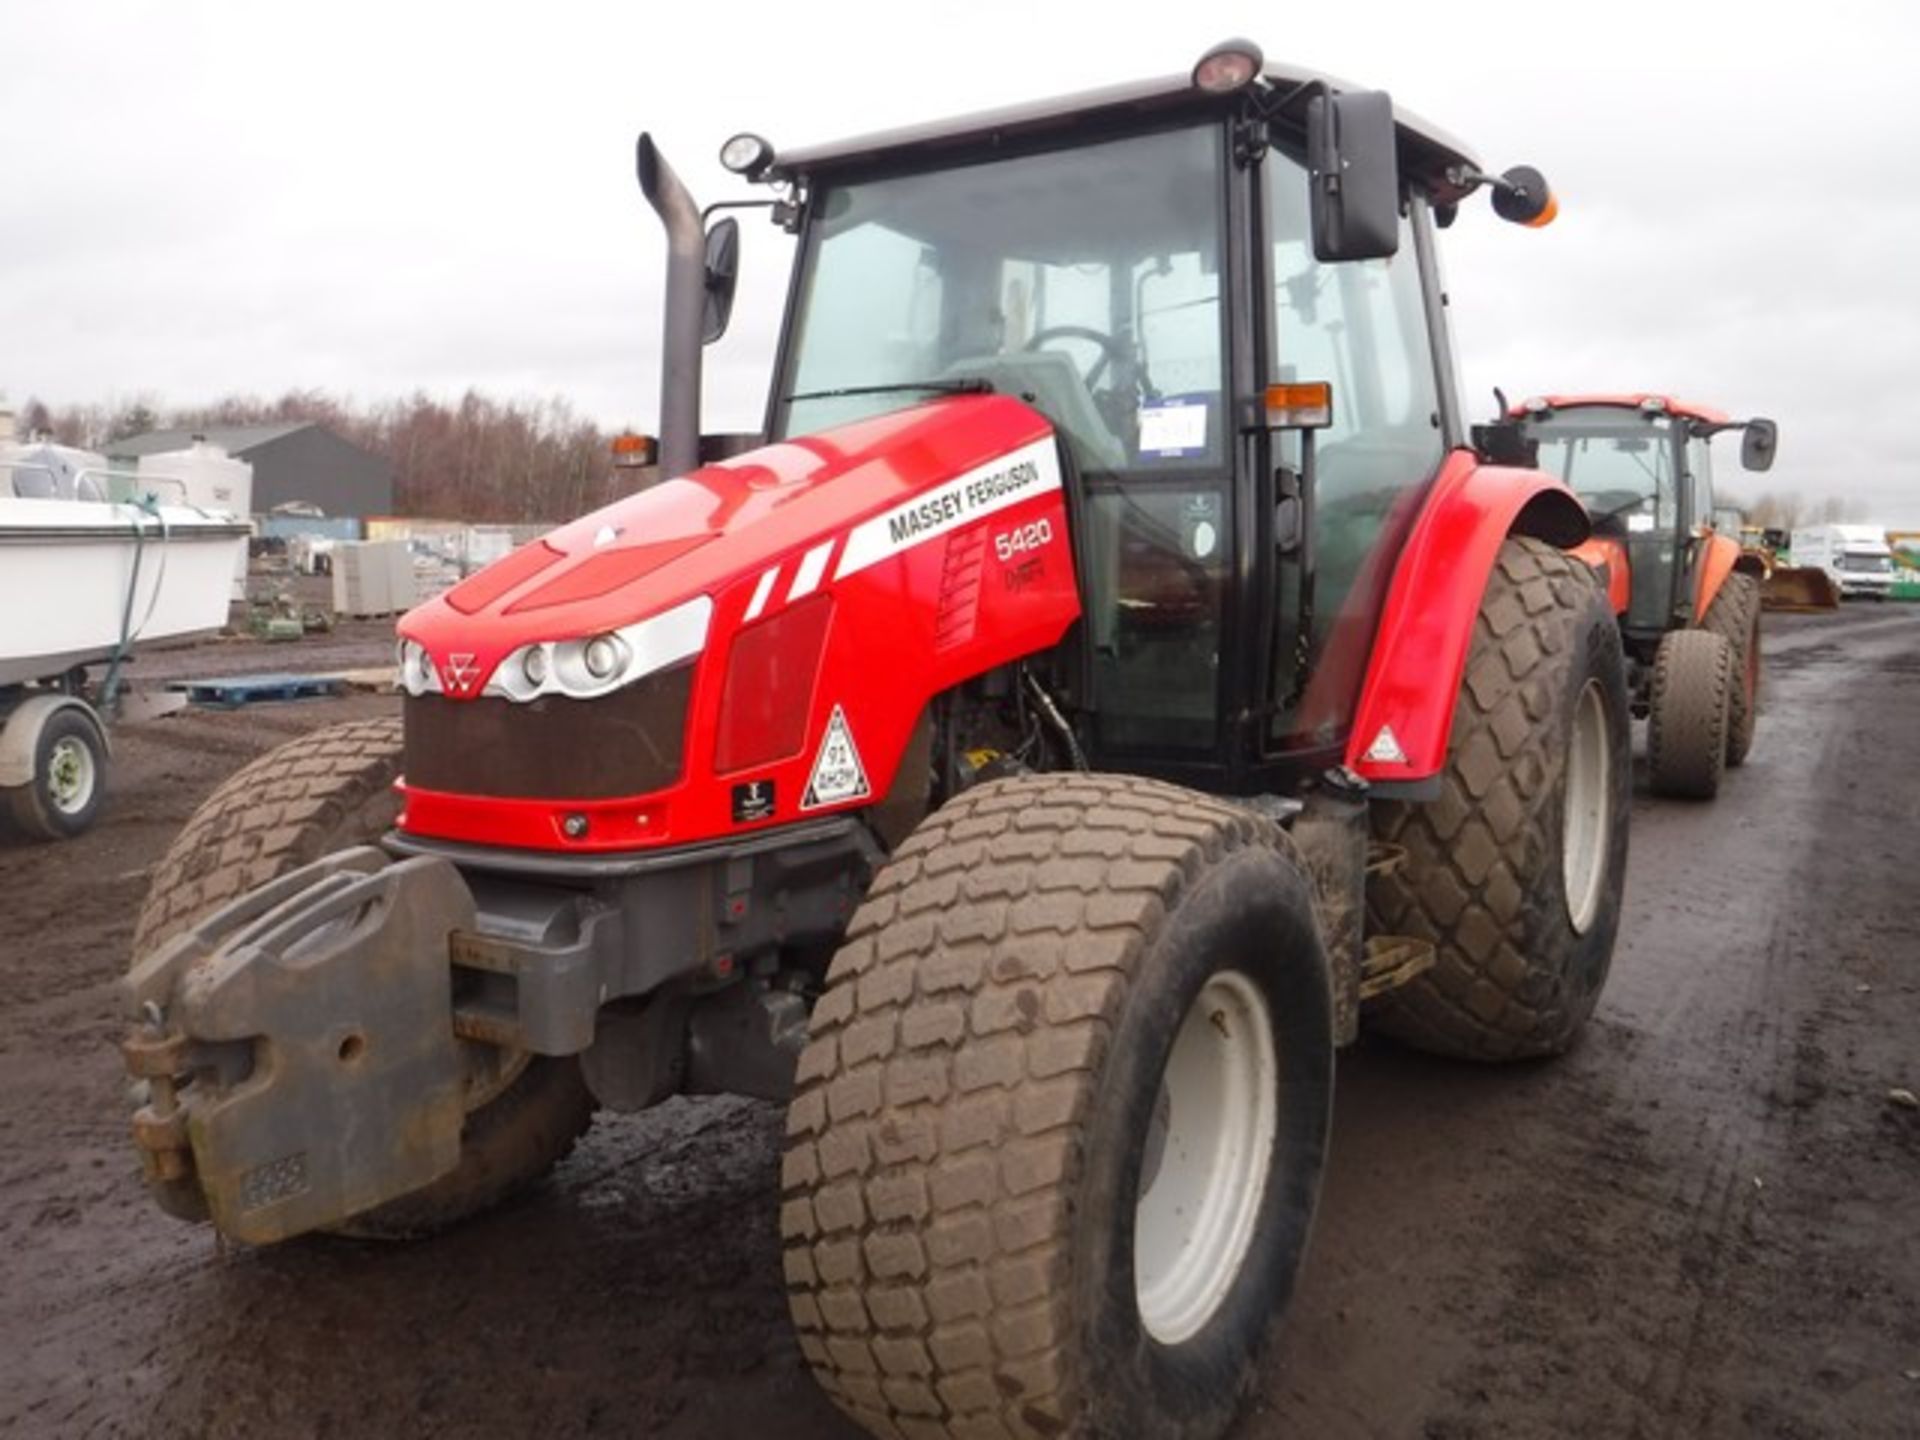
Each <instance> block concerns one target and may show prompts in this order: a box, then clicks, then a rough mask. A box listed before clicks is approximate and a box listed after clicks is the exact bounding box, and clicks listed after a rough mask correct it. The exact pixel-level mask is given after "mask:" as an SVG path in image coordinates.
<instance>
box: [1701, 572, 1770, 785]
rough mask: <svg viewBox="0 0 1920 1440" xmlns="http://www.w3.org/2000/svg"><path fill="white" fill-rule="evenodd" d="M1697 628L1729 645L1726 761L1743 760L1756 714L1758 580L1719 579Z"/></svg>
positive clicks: (1747, 577) (1737, 576)
mask: <svg viewBox="0 0 1920 1440" xmlns="http://www.w3.org/2000/svg"><path fill="white" fill-rule="evenodd" d="M1701 628H1703V629H1705V630H1710V631H1712V632H1713V633H1714V634H1716V635H1720V636H1723V637H1725V639H1726V642H1727V644H1729V645H1731V646H1732V647H1733V683H1732V685H1731V686H1730V687H1729V688H1728V692H1727V764H1729V765H1739V764H1742V763H1744V762H1745V760H1746V758H1747V752H1748V751H1749V750H1751V749H1753V728H1754V724H1755V722H1756V721H1757V720H1758V719H1759V717H1760V582H1759V581H1758V580H1756V579H1754V578H1753V576H1751V575H1743V574H1741V573H1740V572H1739V571H1735V572H1734V573H1733V574H1731V575H1729V576H1727V578H1726V579H1725V580H1724V581H1723V582H1721V585H1720V593H1719V594H1717V595H1715V596H1714V597H1713V603H1712V604H1711V605H1709V606H1708V607H1707V614H1706V618H1705V619H1704V620H1703V621H1702V622H1701Z"/></svg>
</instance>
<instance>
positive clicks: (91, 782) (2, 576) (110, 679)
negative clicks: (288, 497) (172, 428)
mask: <svg viewBox="0 0 1920 1440" xmlns="http://www.w3.org/2000/svg"><path fill="white" fill-rule="evenodd" d="M128 484H129V480H128V477H115V476H113V475H111V474H110V473H109V472H108V470H107V468H106V462H105V460H104V459H103V458H101V457H99V456H96V455H94V454H92V453H91V452H88V451H83V450H75V449H72V448H70V447H67V446H60V445H52V444H46V443H35V444H24V445H22V444H14V443H8V442H0V820H4V819H8V818H10V819H11V820H12V822H13V824H14V826H15V828H17V829H22V830H25V831H26V832H28V833H29V834H33V835H38V836H44V837H49V838H55V837H60V836H66V835H74V834H78V833H79V832H80V831H81V830H84V829H85V828H86V827H87V825H88V824H90V823H91V822H92V820H93V818H94V815H95V813H96V812H97V811H98V809H99V805H100V801H101V798H102V794H103V790H104V781H105V777H106V763H107V757H108V753H109V752H108V742H107V732H106V724H105V721H104V720H103V718H102V711H108V712H110V711H111V709H112V704H113V701H114V698H115V692H116V691H117V688H118V681H119V667H120V665H121V663H122V662H124V661H125V659H126V658H127V657H128V656H129V655H130V654H131V653H132V651H133V649H134V647H136V646H138V645H141V644H145V643H150V642H153V641H158V640H178V639H184V638H187V637H190V636H193V635H198V634H204V633H206V632H209V631H213V630H218V629H219V628H220V627H221V626H222V625H224V624H225V623H226V620H227V612H228V603H229V598H230V595H231V592H232V586H233V576H234V571H235V567H236V565H238V564H240V563H241V557H242V556H243V555H244V554H245V548H246V543H247V535H248V534H249V530H250V527H249V526H248V524H247V521H246V517H244V516H242V515H238V514H234V513H224V512H220V511H210V510H205V509H202V508H200V507H198V506H195V505H191V504H187V503H184V500H185V487H184V485H182V486H180V487H179V490H178V493H176V494H171V495H169V494H165V493H163V492H165V491H168V490H169V489H172V488H173V487H172V485H171V484H170V482H168V481H167V479H166V477H164V476H157V475H149V474H142V475H140V476H139V477H138V480H137V484H138V487H139V493H137V494H129V496H128V497H127V498H124V499H118V500H116V499H113V498H110V497H111V496H112V495H113V494H114V492H115V490H116V489H119V488H125V487H127V486H128ZM99 665H105V666H106V667H107V675H106V677H105V680H104V684H103V686H102V687H101V688H100V689H99V690H98V691H96V690H95V688H94V687H93V685H92V684H91V682H90V680H89V677H88V674H87V667H89V666H99Z"/></svg>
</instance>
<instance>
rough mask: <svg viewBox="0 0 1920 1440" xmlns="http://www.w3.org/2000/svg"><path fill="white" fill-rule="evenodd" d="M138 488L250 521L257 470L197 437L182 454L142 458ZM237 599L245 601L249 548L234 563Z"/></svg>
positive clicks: (164, 501) (171, 452) (173, 501)
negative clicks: (254, 477)
mask: <svg viewBox="0 0 1920 1440" xmlns="http://www.w3.org/2000/svg"><path fill="white" fill-rule="evenodd" d="M134 488H135V490H136V491H137V492H138V493H140V494H142V495H153V496H155V497H156V498H157V499H158V500H159V501H160V503H161V504H163V505H191V506H193V507H194V508H195V509H196V510H206V511H210V512H212V513H214V514H217V515H233V516H236V517H238V518H239V519H242V520H245V519H247V518H248V515H249V512H250V511H251V510H252V509H253V466H251V465H249V464H248V463H247V462H246V461H244V460H236V459H234V457H233V456H231V455H229V454H227V452H226V451H225V450H223V449H221V448H220V447H219V446H218V445H214V444H210V443H208V442H207V441H206V440H204V439H202V438H201V437H199V436H198V435H196V436H194V438H193V444H191V445H190V446H188V447H187V448H186V449H184V450H161V451H158V452H156V453H154V454H152V455H142V456H141V457H140V463H139V465H138V466H137V467H135V469H134ZM233 598H234V599H236V600H244V599H246V598H247V547H246V546H244V545H243V546H241V547H240V554H239V557H238V559H237V560H236V561H235V562H234V572H233Z"/></svg>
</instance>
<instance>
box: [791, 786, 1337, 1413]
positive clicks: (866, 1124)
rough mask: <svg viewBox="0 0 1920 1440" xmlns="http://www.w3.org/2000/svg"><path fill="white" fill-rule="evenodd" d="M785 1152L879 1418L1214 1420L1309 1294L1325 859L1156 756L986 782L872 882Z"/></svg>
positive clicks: (868, 1401)
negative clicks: (1313, 876) (1101, 770)
mask: <svg viewBox="0 0 1920 1440" xmlns="http://www.w3.org/2000/svg"><path fill="white" fill-rule="evenodd" d="M813 1037H814V1038H813V1040H812V1043H811V1044H810V1045H809V1047H808V1049H807V1051H806V1052H805V1054H804V1055H803V1057H802V1059H801V1062H800V1067H799V1072H798V1081H799V1085H798V1090H797V1093H796V1096H795V1099H794V1102H793V1106H792V1109H791V1111H790V1112H789V1119H788V1135H789V1142H788V1149H787V1155H786V1160H785V1164H784V1166H783V1168H782V1184H783V1189H784V1192H785V1199H784V1203H783V1205H782V1210H781V1228H782V1233H783V1236H784V1238H785V1241H786V1246H787V1249H786V1273H787V1282H788V1293H789V1299H790V1304H791V1308H792V1312H793V1318H794V1323H795V1326H796V1328H797V1330H798V1332H799V1338H800V1345H801V1349H802V1350H803V1352H804V1353H805V1354H806V1356H807V1359H808V1361H809V1362H810V1364H811V1365H812V1367H813V1370H814V1373H815V1375H816V1376H817V1377H818V1378H819V1380H820V1382H821V1384H822V1385H823V1386H824V1387H825V1388H826V1389H827V1391H828V1392H829V1393H830V1394H831V1395H832V1396H833V1398H834V1399H835V1401H836V1402H837V1403H838V1404H839V1405H840V1407H841V1408H842V1409H843V1410H845V1411H846V1412H847V1413H848V1414H849V1415H850V1416H852V1417H853V1418H854V1419H855V1420H856V1421H858V1422H859V1423H860V1424H862V1425H863V1426H865V1427H866V1428H867V1429H869V1430H870V1431H871V1432H872V1433H874V1434H876V1435H895V1434H899V1433H902V1432H903V1431H905V1432H908V1433H913V1434H926V1435H956V1436H957V1435H970V1434H1012V1435H1029V1436H1041V1435H1045V1436H1053V1435H1060V1434H1063V1433H1069V1434H1074V1435H1086V1436H1134V1435H1155V1436H1195V1437H1198V1436H1213V1435H1217V1434H1219V1433H1220V1432H1221V1430H1223V1429H1224V1428H1225V1427H1226V1426H1227V1425H1228V1424H1229V1423H1230V1421H1231V1419H1232V1417H1233V1415H1234V1412H1235V1410H1236V1409H1237V1407H1238V1404H1239V1401H1240V1399H1241V1397H1242V1395H1243V1394H1244V1393H1245V1391H1246V1390H1247V1388H1248V1387H1249V1386H1250V1384H1251V1381H1252V1377H1253V1373H1254V1367H1255V1363H1256V1360H1257V1358H1258V1355H1259V1352H1260V1349H1261V1346H1262V1342H1263V1341H1264V1339H1265V1337H1266V1335H1267V1334H1268V1332H1269V1330H1270V1329H1271V1326H1272V1322H1273V1320H1274V1318H1275V1316H1276V1315H1277V1313H1278V1312H1279V1310H1280V1309H1281V1308H1282V1307H1283V1306H1284V1305H1285V1303H1286V1301H1287V1298H1288V1296H1289V1294H1290V1292H1291V1289H1292V1284H1293V1278H1294V1275H1295V1273H1296V1271H1297V1269H1298V1266H1299V1263H1300V1258H1301V1254H1302V1251H1303V1249H1304V1246H1305V1242H1306V1236H1307V1230H1308V1227H1309V1224H1310V1222H1311V1218H1312V1213H1313V1206H1314V1201H1315V1198H1316V1195H1317V1193H1318V1188H1319V1177H1320V1171H1321V1167H1322V1163H1323V1160H1324V1156H1325V1152H1326V1139H1327V1126H1328V1117H1329V1104H1330V1099H1331V1087H1332V1019H1331V1008H1330V999H1329V992H1328V980H1327V970H1326V962H1325V957H1324V955H1323V953H1322V950H1321V946H1320V941H1319V936H1318V932H1317V930H1316V928H1315V925H1314V920H1313V915H1312V909H1311V898H1310V890H1309V887H1308V883H1307V881H1306V879H1305V877H1304V874H1303V872H1302V870H1301V867H1300V865H1299V863H1298V861H1297V860H1296V859H1295V858H1294V856H1293V854H1292V851H1291V847H1290V846H1289V845H1288V843H1287V841H1286V839H1285V837H1284V836H1282V835H1281V834H1280V833H1279V832H1278V831H1277V830H1275V829H1274V828H1273V827H1272V826H1271V825H1270V824H1269V823H1268V822H1266V821H1265V820H1263V819H1260V818H1259V817H1257V816H1254V815H1252V814H1251V813H1249V812H1247V811H1243V810H1240V809H1238V808H1236V807H1233V806H1230V805H1226V804H1224V803H1221V802H1219V801H1216V800H1213V799H1210V798H1207V797H1204V796H1201V795H1197V794H1193V793H1191V792H1188V791H1184V790H1180V789H1176V788H1174V787H1172V786H1168V785H1164V784H1160V783H1158V782H1154V781H1146V780H1137V779H1129V778H1122V777H1111V776H1028V777H1020V778H1016V779H1009V780H1004V781H997V782H993V783H990V784H986V785H981V786H979V787H977V788H975V789H973V790H970V791H967V792H966V793H965V794H963V795H961V796H960V797H958V798H957V799H955V800H954V801H952V802H950V803H949V804H948V805H947V806H946V807H945V808H943V809H942V810H940V811H938V812H936V813H935V814H934V815H933V816H931V817H929V819H928V820H927V821H925V822H924V823H923V824H922V826H921V827H920V829H919V830H917V831H916V832H915V833H914V835H913V836H912V837H910V838H909V839H908V840H907V841H906V843H905V844H903V845H902V846H901V848H900V850H899V851H898V852H897V853H896V854H895V856H894V858H893V859H892V861H891V862H890V863H889V864H888V865H887V866H886V867H885V868H884V869H883V870H882V871H881V873H880V875H879V877H878V878H877V879H876V880H875V882H874V885H873V888H872V891H871V892H870V894H869V896H868V899H867V902H866V904H865V905H864V906H862V908H861V910H860V912H859V914H858V915H857V916H856V917H855V919H854V923H853V926H852V928H851V929H850V930H849V932H848V937H847V941H846V944H845V945H844V947H843V948H842V949H841V951H840V953H839V955H838V956H837V957H836V959H835V961H834V964H833V967H832V969H831V971H830V973H829V977H828V986H827V990H826V993H825V994H824V995H823V996H822V998H821V1000H820V1002H819V1004H818V1006H817V1007H816V1008H815V1011H814V1015H813Z"/></svg>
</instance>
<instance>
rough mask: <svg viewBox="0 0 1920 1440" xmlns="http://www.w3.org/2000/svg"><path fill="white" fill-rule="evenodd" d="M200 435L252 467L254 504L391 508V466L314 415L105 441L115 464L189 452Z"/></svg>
mask: <svg viewBox="0 0 1920 1440" xmlns="http://www.w3.org/2000/svg"><path fill="white" fill-rule="evenodd" d="M196 437H199V438H203V439H205V440H206V441H208V443H210V444H213V445H218V446H219V447H220V448H221V449H223V450H225V451H226V452H227V454H229V455H231V456H233V457H234V458H235V459H238V460H244V461H246V462H247V463H248V464H249V465H251V466H252V467H253V509H254V511H255V512H256V513H258V514H270V513H272V512H273V511H275V510H278V509H280V508H281V507H283V506H294V505H298V506H312V507H314V508H315V509H317V510H319V511H320V513H321V514H323V515H328V516H352V517H354V518H356V519H361V520H364V519H365V518H366V517H367V516H369V515H391V514H392V513H393V466H392V465H390V464H388V463H387V461H386V460H384V459H382V458H381V457H380V456H378V455H375V454H373V453H372V452H370V451H367V450H363V449H361V448H360V447H359V446H358V445H355V444H354V443H353V442H352V441H350V440H347V439H344V438H342V437H341V436H339V435H337V434H335V433H334V432H333V431H332V430H329V429H328V428H327V427H326V426H324V425H320V424H317V423H314V422H312V421H289V422H287V423H285V424H279V425H234V426H211V427H202V428H197V429H180V430H150V431H148V432H147V433H146V434H144V435H134V436H131V437H129V438H128V439H125V440H116V441H114V442H112V443H111V444H109V445H107V446H105V447H104V449H105V451H106V454H107V457H108V459H110V460H112V461H115V462H133V461H137V460H138V459H139V458H140V457H141V456H143V455H155V454H162V453H165V452H168V451H173V450H184V449H186V448H187V447H188V446H190V445H191V444H192V443H193V441H194V439H195V438H196Z"/></svg>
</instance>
